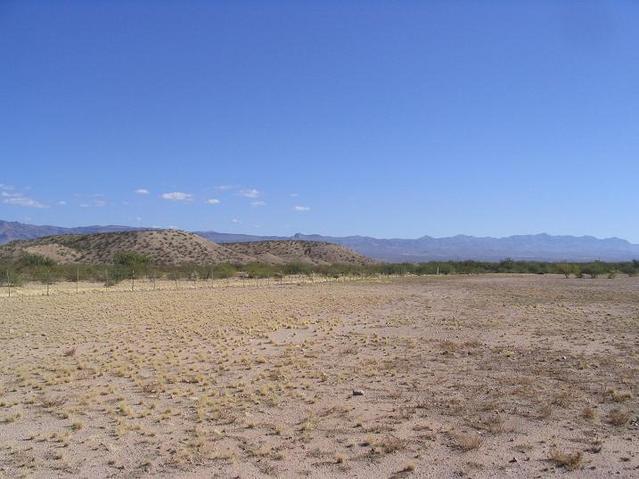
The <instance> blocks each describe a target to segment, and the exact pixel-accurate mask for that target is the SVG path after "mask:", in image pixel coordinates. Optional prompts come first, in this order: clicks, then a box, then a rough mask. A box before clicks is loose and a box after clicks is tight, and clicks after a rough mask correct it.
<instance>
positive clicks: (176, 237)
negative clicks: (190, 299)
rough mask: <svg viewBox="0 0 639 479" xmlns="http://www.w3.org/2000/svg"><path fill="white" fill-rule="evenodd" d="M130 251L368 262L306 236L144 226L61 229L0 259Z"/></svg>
mask: <svg viewBox="0 0 639 479" xmlns="http://www.w3.org/2000/svg"><path fill="white" fill-rule="evenodd" d="M122 252H135V253H139V254H143V255H146V256H148V257H149V258H151V261H152V262H153V263H155V264H163V265H179V264H188V263H196V264H216V263H238V264H246V263H251V262H262V263H272V264H282V263H291V262H303V263H307V264H330V263H348V264H365V263H368V262H370V261H371V260H369V259H368V258H365V257H363V256H361V255H359V254H357V253H354V252H352V251H350V250H348V249H346V248H343V247H341V246H337V245H333V244H328V243H316V242H312V241H274V242H269V241H266V242H261V243H250V244H248V243H242V244H225V245H219V244H216V243H213V242H211V241H208V240H207V239H205V238H202V237H201V236H198V235H195V234H193V233H186V232H184V231H178V230H144V231H124V232H116V233H96V234H85V235H74V234H65V235H57V236H47V237H44V238H39V239H35V240H21V241H13V242H11V243H8V244H5V245H3V246H0V260H5V261H12V260H16V259H18V258H20V257H21V256H22V255H25V254H29V253H31V254H38V255H41V256H45V257H48V258H51V259H53V260H54V261H56V262H58V263H84V264H107V263H111V262H113V259H114V257H115V255H117V254H118V253H122Z"/></svg>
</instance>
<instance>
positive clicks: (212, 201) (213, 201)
mask: <svg viewBox="0 0 639 479" xmlns="http://www.w3.org/2000/svg"><path fill="white" fill-rule="evenodd" d="M206 202H207V204H209V205H219V204H220V203H221V201H220V200H218V199H217V198H209V199H208V200H206Z"/></svg>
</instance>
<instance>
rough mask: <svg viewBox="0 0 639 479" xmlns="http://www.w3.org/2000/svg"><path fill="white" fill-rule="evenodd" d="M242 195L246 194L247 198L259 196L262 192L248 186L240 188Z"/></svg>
mask: <svg viewBox="0 0 639 479" xmlns="http://www.w3.org/2000/svg"><path fill="white" fill-rule="evenodd" d="M240 195H241V196H244V197H245V198H257V197H259V196H260V192H259V191H258V190H256V189H255V188H246V189H243V190H240Z"/></svg>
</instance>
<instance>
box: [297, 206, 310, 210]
mask: <svg viewBox="0 0 639 479" xmlns="http://www.w3.org/2000/svg"><path fill="white" fill-rule="evenodd" d="M293 209H294V210H295V211H310V210H311V208H309V207H308V206H293Z"/></svg>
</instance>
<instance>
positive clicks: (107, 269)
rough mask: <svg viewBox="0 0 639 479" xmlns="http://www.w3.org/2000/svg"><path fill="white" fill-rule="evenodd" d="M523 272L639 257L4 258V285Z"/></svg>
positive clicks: (576, 268)
mask: <svg viewBox="0 0 639 479" xmlns="http://www.w3.org/2000/svg"><path fill="white" fill-rule="evenodd" d="M481 273H525V274H562V275H564V276H565V277H566V278H568V277H576V278H586V277H587V278H597V277H599V276H607V277H610V278H612V277H614V276H615V275H617V274H625V275H629V276H634V275H636V274H639V260H633V261H627V262H604V261H592V262H583V263H578V262H545V261H515V260H512V259H505V260H503V261H499V262H489V261H470V260H469V261H429V262H425V263H376V264H368V265H349V264H333V265H310V264H306V263H288V264H266V263H249V264H243V265H240V264H231V263H222V264H211V265H203V264H183V265H177V266H176V265H162V264H154V263H153V262H152V261H151V259H150V258H149V257H148V256H145V255H142V254H139V253H135V252H126V251H125V252H121V253H118V254H116V255H115V257H114V258H113V261H112V262H111V263H109V264H59V263H56V262H55V261H53V260H52V259H51V258H47V257H44V256H41V255H37V254H25V255H22V256H21V257H20V258H18V259H17V260H15V261H11V262H8V261H5V262H3V263H0V284H11V285H19V284H22V283H25V282H30V281H37V282H42V283H55V282H59V281H92V282H104V283H105V284H106V285H107V286H108V285H114V284H117V283H119V282H121V281H124V280H127V279H131V278H149V279H152V278H155V279H170V280H209V279H223V278H231V277H234V276H240V277H246V278H278V277H283V276H288V275H309V276H310V275H320V276H327V277H341V276H362V277H366V276H377V275H394V276H397V275H417V276H422V275H434V274H442V275H448V274H481Z"/></svg>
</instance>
